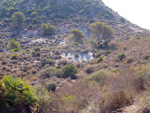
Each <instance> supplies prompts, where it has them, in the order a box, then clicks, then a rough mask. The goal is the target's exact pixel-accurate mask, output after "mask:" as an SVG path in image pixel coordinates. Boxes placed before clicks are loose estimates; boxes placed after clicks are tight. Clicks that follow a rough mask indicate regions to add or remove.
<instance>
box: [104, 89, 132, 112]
mask: <svg viewBox="0 0 150 113" xmlns="http://www.w3.org/2000/svg"><path fill="white" fill-rule="evenodd" d="M131 103H132V98H131V97H130V95H128V94H127V93H126V92H125V91H123V90H119V91H116V92H113V93H112V94H111V93H106V94H105V95H104V103H103V107H102V112H105V113H110V112H112V111H116V110H117V109H120V108H123V107H125V106H128V105H130V104H131Z"/></svg>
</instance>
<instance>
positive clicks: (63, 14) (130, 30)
mask: <svg viewBox="0 0 150 113" xmlns="http://www.w3.org/2000/svg"><path fill="white" fill-rule="evenodd" d="M16 11H21V12H23V13H24V15H25V17H26V22H25V25H24V26H27V27H28V25H30V24H31V25H38V26H39V25H40V24H41V23H46V22H50V23H52V24H55V25H57V27H58V31H59V34H61V33H65V34H66V33H69V31H70V29H71V28H74V27H75V28H79V29H80V30H82V31H83V32H84V33H85V35H88V36H89V35H90V31H89V28H88V27H89V24H90V23H93V22H95V21H100V22H105V23H107V24H109V25H111V26H112V27H113V29H114V30H115V31H116V37H117V38H120V37H126V38H130V37H132V36H139V37H141V36H146V37H147V36H149V34H150V33H149V31H148V30H145V29H142V28H140V27H139V26H137V25H134V24H132V23H131V22H129V21H128V20H126V19H124V18H123V17H121V16H119V15H118V14H117V13H116V12H114V11H113V10H112V9H110V8H109V7H107V6H106V5H105V4H104V3H103V1H102V0H43V1H41V0H21V1H20V0H0V20H1V21H0V27H1V29H3V28H4V27H5V30H2V31H1V32H6V33H7V32H9V31H10V30H9V28H10V27H9V25H8V24H9V23H10V25H11V16H12V14H13V13H14V12H16ZM6 26H7V28H6ZM38 26H36V29H38Z"/></svg>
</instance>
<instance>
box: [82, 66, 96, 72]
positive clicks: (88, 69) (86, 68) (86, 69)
mask: <svg viewBox="0 0 150 113" xmlns="http://www.w3.org/2000/svg"><path fill="white" fill-rule="evenodd" d="M84 71H85V72H86V73H88V74H90V73H93V72H94V67H93V66H91V65H87V66H86V67H85V69H84Z"/></svg>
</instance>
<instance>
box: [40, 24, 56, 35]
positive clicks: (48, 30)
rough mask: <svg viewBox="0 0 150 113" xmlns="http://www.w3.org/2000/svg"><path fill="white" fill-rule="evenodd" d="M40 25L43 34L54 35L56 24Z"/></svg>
mask: <svg viewBox="0 0 150 113" xmlns="http://www.w3.org/2000/svg"><path fill="white" fill-rule="evenodd" d="M41 27H42V33H43V34H44V35H54V34H55V32H56V30H57V28H56V26H54V25H52V24H50V23H47V24H42V25H41Z"/></svg>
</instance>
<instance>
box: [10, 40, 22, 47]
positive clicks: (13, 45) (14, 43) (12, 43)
mask: <svg viewBox="0 0 150 113" xmlns="http://www.w3.org/2000/svg"><path fill="white" fill-rule="evenodd" d="M7 48H8V49H20V48H21V47H20V43H19V42H18V41H16V40H15V39H11V40H10V41H9V42H8V45H7Z"/></svg>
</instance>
